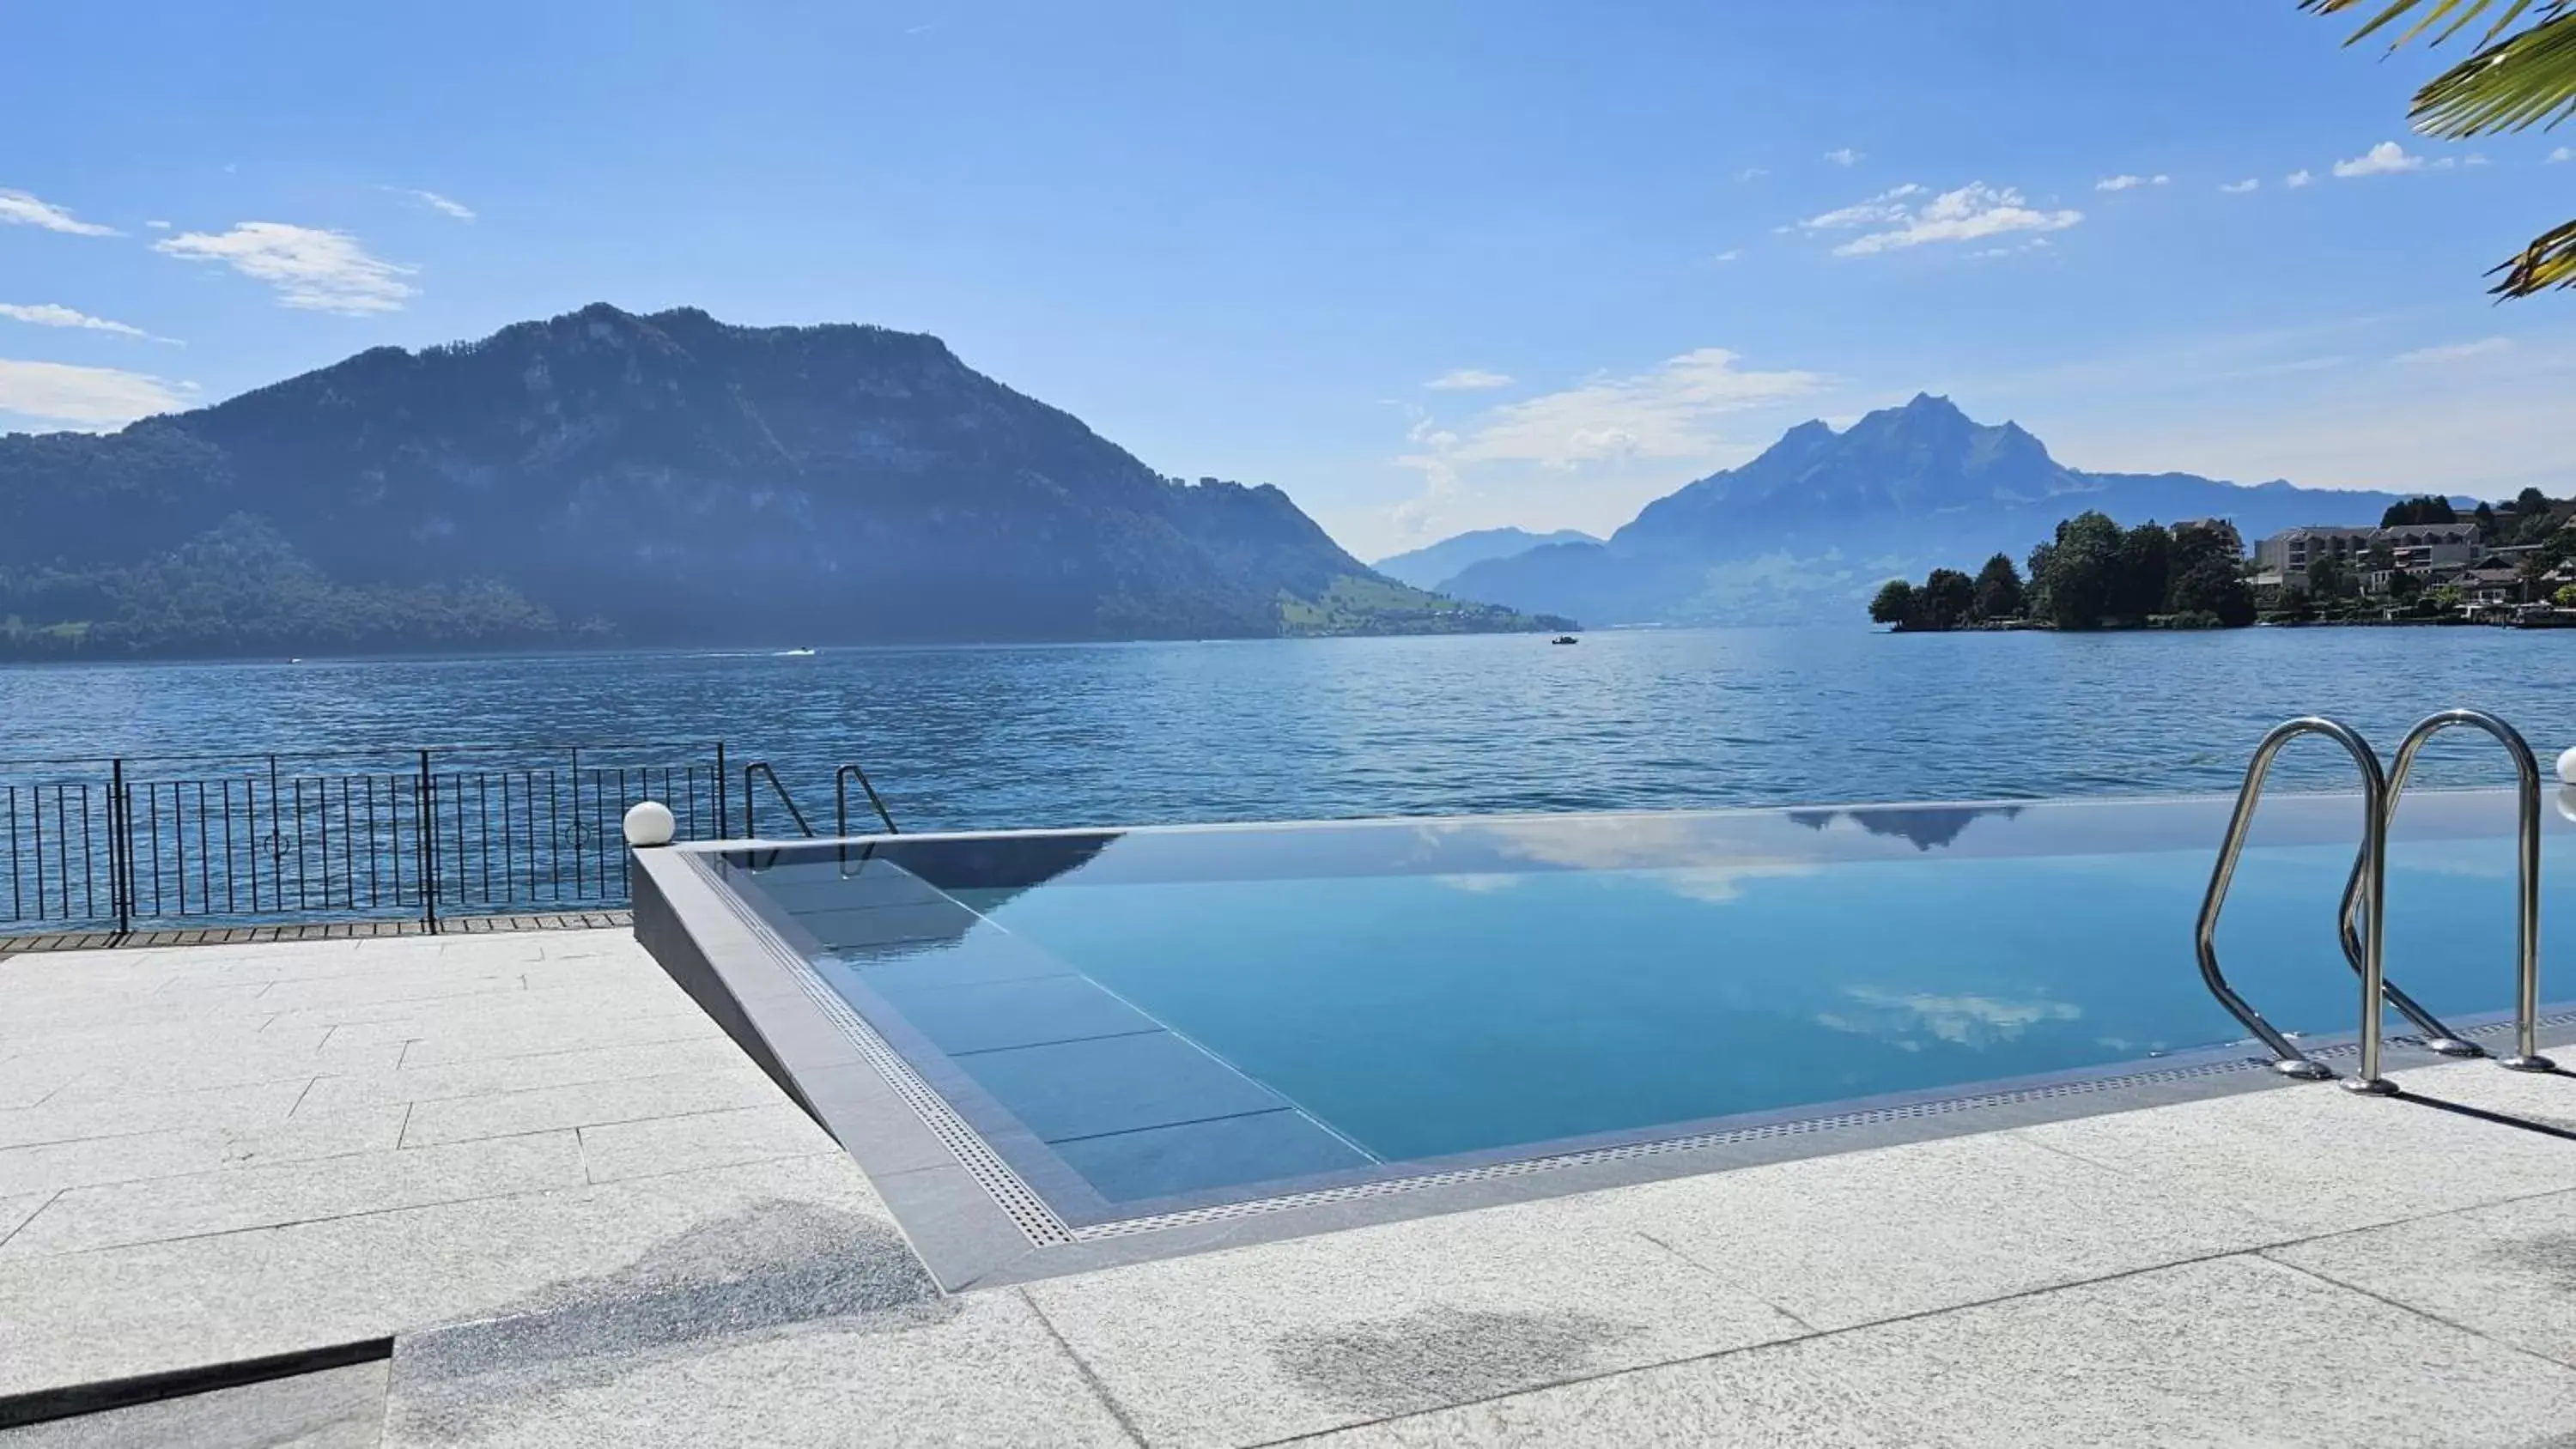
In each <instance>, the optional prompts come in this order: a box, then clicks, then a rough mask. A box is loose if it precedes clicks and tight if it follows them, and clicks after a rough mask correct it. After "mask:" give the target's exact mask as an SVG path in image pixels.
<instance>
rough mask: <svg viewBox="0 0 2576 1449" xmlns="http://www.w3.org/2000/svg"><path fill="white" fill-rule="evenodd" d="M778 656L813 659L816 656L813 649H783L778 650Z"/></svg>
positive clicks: (782, 657)
mask: <svg viewBox="0 0 2576 1449" xmlns="http://www.w3.org/2000/svg"><path fill="white" fill-rule="evenodd" d="M778 657H779V658H781V659H811V658H813V657H814V651H813V650H811V649H782V650H780V651H779V652H778Z"/></svg>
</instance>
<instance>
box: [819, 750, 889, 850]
mask: <svg viewBox="0 0 2576 1449" xmlns="http://www.w3.org/2000/svg"><path fill="white" fill-rule="evenodd" d="M854 778H855V779H856V780H857V781H858V782H859V788H860V789H862V790H865V791H867V792H868V804H869V805H870V806H872V807H873V808H874V809H875V810H876V812H877V818H878V819H879V820H882V821H884V822H885V828H886V834H888V835H900V834H902V833H903V832H902V831H900V830H897V829H895V828H894V817H893V816H892V815H889V814H887V813H886V803H885V797H884V796H882V795H879V794H878V793H877V787H876V786H874V785H872V784H870V783H868V772H867V771H865V770H862V769H860V768H859V767H858V766H857V765H854V764H853V765H843V766H842V767H841V768H839V769H837V770H835V771H833V772H832V808H833V819H834V822H835V828H836V829H837V830H838V831H839V833H840V834H842V835H844V836H846V835H848V834H849V833H850V781H851V780H852V779H854Z"/></svg>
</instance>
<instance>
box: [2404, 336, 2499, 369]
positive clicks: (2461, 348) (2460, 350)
mask: <svg viewBox="0 0 2576 1449" xmlns="http://www.w3.org/2000/svg"><path fill="white" fill-rule="evenodd" d="M2512 350H2513V339H2512V338H2510V337H2481V338H2479V339H2477V340H2476V341H2474V342H2445V343H2442V344H2441V345H2439V346H2436V347H2418V348H2416V349H2415V350H2414V351H2412V352H2401V353H2399V354H2397V355H2396V356H2395V357H2393V358H2390V359H2389V360H2390V361H2391V362H2400V363H2408V364H2416V365H2421V364H2436V365H2438V364H2441V363H2445V362H2466V361H2467V360H2468V359H2470V358H2472V357H2489V356H2492V355H2494V354H2496V353H2499V352H2510V351H2512Z"/></svg>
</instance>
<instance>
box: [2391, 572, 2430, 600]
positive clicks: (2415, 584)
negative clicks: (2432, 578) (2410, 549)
mask: <svg viewBox="0 0 2576 1449" xmlns="http://www.w3.org/2000/svg"><path fill="white" fill-rule="evenodd" d="M2422 592H2424V581H2423V580H2422V579H2421V578H2418V577H2416V576H2415V575H2413V574H2410V573H2407V572H2406V571H2404V570H2403V569H2400V570H2398V571H2397V572H2395V573H2392V574H2390V575H2389V576H2388V597H2390V598H2392V599H2395V600H2396V601H2397V602H2399V603H2401V604H2402V603H2405V602H2406V601H2407V600H2409V599H2412V598H2414V597H2415V596H2416V595H2417V594H2420V593H2422Z"/></svg>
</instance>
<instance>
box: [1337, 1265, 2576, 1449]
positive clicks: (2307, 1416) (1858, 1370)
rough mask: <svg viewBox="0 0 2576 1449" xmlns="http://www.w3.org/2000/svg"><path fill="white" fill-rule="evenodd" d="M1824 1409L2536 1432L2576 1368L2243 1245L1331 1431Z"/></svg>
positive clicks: (2563, 1421) (1850, 1438) (2556, 1410)
mask: <svg viewBox="0 0 2576 1449" xmlns="http://www.w3.org/2000/svg"><path fill="white" fill-rule="evenodd" d="M1748 1406H1749V1408H1750V1410H1751V1415H1750V1417H1751V1420H1752V1423H1753V1425H1755V1426H1757V1427H1758V1428H1759V1429H1761V1430H1764V1431H1768V1430H1772V1429H1776V1430H1778V1431H1780V1432H1778V1433H1776V1434H1768V1435H1767V1437H1766V1436H1763V1435H1747V1434H1746V1433H1745V1432H1744V1428H1745V1422H1744V1420H1745V1410H1746V1408H1747V1407H1748ZM1811 1406H1812V1411H1813V1413H1814V1421H1815V1425H1816V1427H1817V1428H1819V1429H1820V1430H1822V1431H1823V1432H1822V1433H1820V1434H1818V1435H1817V1436H1815V1441H1817V1442H1823V1443H1827V1444H1853V1445H1873V1446H1875V1445H1893V1444H1904V1445H1933V1446H1978V1449H1986V1446H1994V1449H2009V1446H2024V1445H2027V1446H2055V1445H2064V1444H2084V1445H2100V1446H2113V1449H2116V1446H2129V1445H2134V1446H2138V1449H2166V1446H2171V1445H2177V1444H2207V1445H2221V1444H2227V1445H2235V1444H2244V1445H2256V1444H2259V1445H2263V1446H2266V1449H2306V1446H2314V1449H2350V1446H2353V1445H2362V1444H2368V1445H2395V1444H2403V1445H2407V1446H2410V1449H2415V1446H2421V1449H2447V1446H2454V1445H2457V1446H2463V1449H2465V1446H2471V1445H2499V1444H2501V1445H2531V1446H2538V1445H2543V1444H2555V1443H2562V1442H2565V1441H2564V1439H2563V1438H2561V1437H2558V1436H2562V1435H2564V1434H2565V1433H2566V1432H2567V1431H2568V1430H2569V1429H2570V1428H2571V1427H2576V1371H2571V1370H2569V1369H2567V1368H2564V1367H2562V1366H2559V1365H2556V1364H2552V1363H2549V1362H2547V1361H2545V1360H2542V1359H2538V1358H2534V1357H2532V1356H2530V1355H2528V1354H2524V1353H2521V1352H2519V1351H2517V1350H2515V1349H2512V1348H2509V1347H2506V1346H2504V1345H2502V1344H2498V1343H2495V1342H2493V1341H2491V1340H2488V1339H2484V1338H2481V1337H2478V1336H2477V1335H2475V1334H2471V1333H2468V1332H2465V1331H2463V1330H2460V1329H2457V1328H2453V1327H2451V1326H2449V1325H2447V1324H2443V1323H2439V1322H2436V1321H2434V1320H2432V1319H2429V1318H2425V1317H2423V1316H2422V1315H2419V1314H2416V1313H2413V1312H2410V1311H2408V1310H2406V1309H2404V1308H2400V1307H2397V1306H2395V1305H2392V1304H2388V1303H2383V1302H2380V1301H2378V1300H2377V1299H2374V1298H2370V1297H2366V1296H2364V1295H2362V1294H2359V1293H2355V1292H2351V1291H2349V1290H2346V1289H2343V1288H2339V1287H2336V1286H2335V1285H2333V1284H2330V1283H2327V1282H2324V1281H2323V1280H2321V1279H2318V1278H2315V1277H2312V1276H2310V1275H2307V1274H2304V1273H2300V1272H2298V1271H2296V1270H2294V1269H2290V1268H2285V1267H2283V1266H2281V1265H2279V1264H2276V1263H2272V1262H2269V1261H2267V1260H2264V1259H2262V1258H2258V1257H2253V1256H2250V1255H2238V1256H2232V1257H2227V1258H2221V1259H2215V1260H2211V1261H2207V1262H2200V1263H2190V1264H2183V1265H2179V1266H2176V1267H2171V1268H2161V1269H2156V1270H2154V1271H2151V1272H2146V1273H2139V1274H2133V1275H2129V1276H2126V1277H2119V1278H2112V1279H2107V1280H2103V1281H2099V1282H2094V1283H2085V1284H2078V1285H2074V1286H2070V1287H2066V1288H2059V1289H2053V1290H2050V1291H2046V1292H2041V1293H2036V1294H2031V1295H2027V1296H2024V1297H2018V1298H2012V1299H2006V1300H2004V1301H2001V1302H1997V1303H1991V1304H1984V1305H1979V1306H1976V1307H1970V1308H1961V1309H1956V1310H1952V1311H1949V1312H1945V1313H1937V1314H1932V1315H1928V1316H1925V1317H1920V1318H1911V1319H1905V1320H1902V1321H1900V1322H1895V1323H1888V1324H1880V1325H1876V1326H1873V1327H1868V1328H1860V1329H1853V1330H1849V1331H1847V1332H1842V1333H1836V1334H1831V1335H1826V1336H1823V1337H1819V1338H1813V1339H1808V1340H1805V1341H1802V1342H1799V1343H1795V1344H1789V1345H1785V1346H1782V1347H1778V1348H1758V1349H1754V1350H1751V1351H1749V1352H1746V1353H1741V1354H1731V1355H1726V1356H1724V1357H1719V1358H1713V1359H1705V1360H1701V1361H1699V1362H1696V1363H1688V1364H1678V1365H1673V1366H1670V1367H1666V1368H1660V1369H1654V1370H1649V1371H1647V1372H1642V1373H1632V1374H1623V1375H1620V1376H1618V1377H1615V1378H1606V1379H1596V1380H1593V1381H1591V1382H1588V1383H1582V1384H1574V1385H1568V1386H1564V1387H1559V1388H1551V1389H1546V1390H1543V1391H1540V1392H1537V1393H1532V1394H1526V1395H1521V1396H1519V1397H1516V1398H1511V1399H1505V1400H1503V1401H1500V1402H1497V1403H1489V1404H1480V1405H1475V1406H1470V1407H1465V1408H1458V1409H1452V1410H1449V1411H1447V1412H1444V1413H1437V1414H1431V1415H1426V1416H1422V1417H1419V1418H1416V1419H1413V1420H1410V1421H1397V1422H1394V1423H1387V1424H1379V1425H1374V1426H1371V1427H1369V1428H1367V1429H1365V1430H1362V1431H1359V1432H1355V1433H1351V1434H1346V1435H1338V1436H1332V1437H1329V1438H1326V1439H1323V1440H1319V1441H1315V1442H1317V1443H1319V1444H1330V1445H1333V1446H1335V1449H1364V1446H1394V1445H1432V1444H1443V1445H1445V1444H1568V1445H1576V1444H1597V1445H1631V1444H1650V1443H1652V1444H1662V1443H1702V1442H1717V1443H1727V1442H1743V1443H1764V1442H1768V1443H1798V1444H1803V1443H1807V1442H1811V1440H1810V1436H1809V1435H1808V1434H1807V1432H1806V1430H1805V1425H1806V1423H1807V1420H1806V1417H1805V1416H1806V1414H1807V1413H1808V1412H1809V1411H1810V1408H1811ZM1730 1433H1732V1434H1735V1435H1737V1437H1736V1438H1735V1439H1732V1440H1730V1439H1728V1438H1726V1437H1724V1436H1725V1435H1727V1434H1730Z"/></svg>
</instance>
